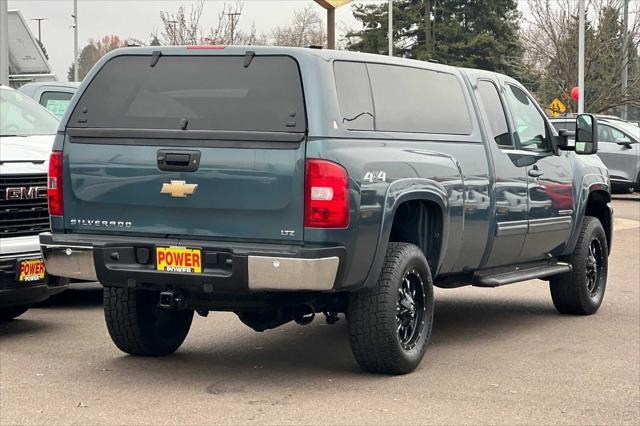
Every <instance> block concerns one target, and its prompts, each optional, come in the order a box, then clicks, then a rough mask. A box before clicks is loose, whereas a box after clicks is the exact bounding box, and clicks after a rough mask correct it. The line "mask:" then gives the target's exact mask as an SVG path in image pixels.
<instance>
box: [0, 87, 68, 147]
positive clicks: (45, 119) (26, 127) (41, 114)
mask: <svg viewBox="0 0 640 426" xmlns="http://www.w3.org/2000/svg"><path fill="white" fill-rule="evenodd" d="M58 124H59V122H58V120H57V119H56V118H55V116H53V115H52V114H51V113H49V112H48V111H47V110H46V109H45V108H43V107H42V106H40V105H39V104H38V103H37V102H35V101H33V100H32V99H30V98H29V97H27V96H25V95H23V94H21V93H19V92H17V91H15V90H7V89H0V136H32V135H53V134H55V133H56V130H57V129H58Z"/></svg>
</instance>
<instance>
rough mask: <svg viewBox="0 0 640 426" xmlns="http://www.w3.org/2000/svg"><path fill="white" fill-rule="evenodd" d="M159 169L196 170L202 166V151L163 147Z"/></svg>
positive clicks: (169, 170) (167, 170) (160, 153)
mask: <svg viewBox="0 0 640 426" xmlns="http://www.w3.org/2000/svg"><path fill="white" fill-rule="evenodd" d="M157 160H158V169H160V170H164V171H166V172H195V171H196V170H198V167H200V151H195V150H169V149H161V150H159V151H158V155H157Z"/></svg>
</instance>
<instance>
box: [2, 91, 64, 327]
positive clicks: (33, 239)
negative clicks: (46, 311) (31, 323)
mask: <svg viewBox="0 0 640 426" xmlns="http://www.w3.org/2000/svg"><path fill="white" fill-rule="evenodd" d="M58 125H59V122H58V120H57V119H56V117H55V116H54V115H52V114H51V113H49V112H48V111H47V110H46V109H44V108H43V107H41V106H40V105H38V104H37V103H36V102H34V101H33V100H32V99H30V98H29V97H27V96H25V95H23V94H21V93H19V92H17V91H16V90H13V89H11V88H9V87H7V86H0V321H5V320H9V319H12V318H15V317H17V316H19V315H21V314H22V313H24V312H25V311H26V310H27V309H28V308H29V306H31V305H32V304H34V303H37V302H40V301H42V300H45V299H46V298H48V297H49V296H50V295H52V294H56V293H59V292H60V291H62V290H64V289H65V288H66V286H67V283H68V280H67V279H61V278H56V277H51V276H49V275H48V274H47V273H46V270H45V264H44V262H43V260H42V255H41V254H40V245H39V243H38V234H39V233H40V232H42V231H48V230H49V213H48V212H47V167H48V161H49V154H50V153H51V146H52V145H53V138H54V135H55V133H56V130H57V128H58Z"/></svg>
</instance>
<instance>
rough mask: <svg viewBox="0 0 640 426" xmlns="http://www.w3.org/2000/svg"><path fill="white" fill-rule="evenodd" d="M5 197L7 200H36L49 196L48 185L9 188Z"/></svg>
mask: <svg viewBox="0 0 640 426" xmlns="http://www.w3.org/2000/svg"><path fill="white" fill-rule="evenodd" d="M4 198H5V199H6V200H11V201H13V200H36V199H39V198H47V187H46V186H18V187H14V188H7V189H6V191H5V196H4Z"/></svg>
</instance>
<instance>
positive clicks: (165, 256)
mask: <svg viewBox="0 0 640 426" xmlns="http://www.w3.org/2000/svg"><path fill="white" fill-rule="evenodd" d="M156 267H157V269H158V271H165V272H182V273H187V274H200V273H201V272H202V250H200V249H197V248H187V247H156Z"/></svg>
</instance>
